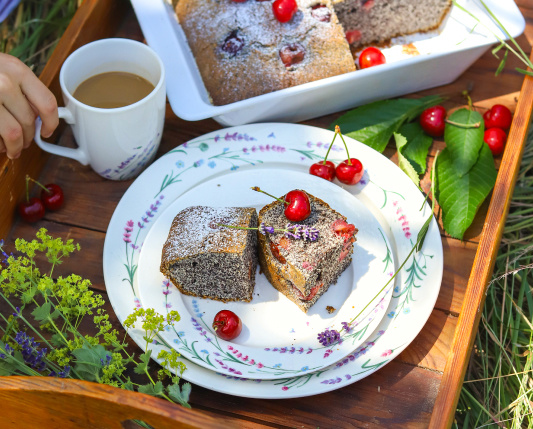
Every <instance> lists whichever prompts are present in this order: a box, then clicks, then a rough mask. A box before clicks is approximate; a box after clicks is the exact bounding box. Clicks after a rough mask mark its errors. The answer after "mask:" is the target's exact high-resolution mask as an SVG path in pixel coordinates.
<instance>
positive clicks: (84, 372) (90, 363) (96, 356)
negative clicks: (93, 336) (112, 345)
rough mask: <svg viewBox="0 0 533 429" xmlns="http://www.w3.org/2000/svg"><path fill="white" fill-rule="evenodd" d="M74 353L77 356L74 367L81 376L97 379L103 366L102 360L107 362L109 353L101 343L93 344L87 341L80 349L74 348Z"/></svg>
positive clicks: (92, 379)
mask: <svg viewBox="0 0 533 429" xmlns="http://www.w3.org/2000/svg"><path fill="white" fill-rule="evenodd" d="M72 354H73V355H74V357H75V358H76V361H75V364H74V369H75V371H76V372H77V373H78V374H79V375H80V378H81V379H82V380H88V381H96V380H97V379H98V374H99V373H100V369H101V368H102V367H103V363H102V361H104V362H105V361H106V357H107V355H108V352H107V351H106V349H105V348H104V347H103V346H102V345H100V344H98V345H96V346H91V345H89V344H87V343H85V344H83V346H82V347H81V348H80V349H76V350H73V351H72Z"/></svg>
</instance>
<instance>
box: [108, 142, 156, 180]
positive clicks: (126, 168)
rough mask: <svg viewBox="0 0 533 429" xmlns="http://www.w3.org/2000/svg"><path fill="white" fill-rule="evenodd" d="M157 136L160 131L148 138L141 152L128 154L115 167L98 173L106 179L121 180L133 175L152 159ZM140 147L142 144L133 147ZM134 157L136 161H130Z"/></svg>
mask: <svg viewBox="0 0 533 429" xmlns="http://www.w3.org/2000/svg"><path fill="white" fill-rule="evenodd" d="M159 136H160V133H157V136H156V137H154V138H153V139H152V140H150V142H149V143H148V144H147V145H146V146H145V147H144V149H143V150H142V152H140V153H134V154H133V155H130V156H129V157H128V158H126V159H125V160H124V161H122V162H121V163H120V164H119V165H117V166H116V167H115V168H108V169H107V170H104V171H101V172H100V173H99V174H100V175H101V176H102V177H105V178H106V179H118V180H123V179H125V178H128V177H133V176H134V175H135V174H136V173H137V172H138V171H140V170H141V169H142V168H143V167H144V166H146V164H147V163H148V162H149V161H151V160H152V157H153V155H155V153H154V150H155V148H156V141H159V140H158V138H159ZM141 148H142V146H139V147H137V148H135V149H136V150H138V149H141ZM136 158H137V161H135V162H132V161H134V160H135V159H136Z"/></svg>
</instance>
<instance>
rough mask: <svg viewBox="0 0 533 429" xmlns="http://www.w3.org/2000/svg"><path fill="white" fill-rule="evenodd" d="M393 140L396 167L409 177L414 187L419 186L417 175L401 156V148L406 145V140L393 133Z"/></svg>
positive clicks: (407, 161)
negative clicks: (396, 159) (396, 160)
mask: <svg viewBox="0 0 533 429" xmlns="http://www.w3.org/2000/svg"><path fill="white" fill-rule="evenodd" d="M394 140H395V141H396V149H398V166H399V167H400V168H401V169H402V171H403V172H404V173H405V174H407V175H408V176H409V178H410V179H411V180H412V181H413V182H414V184H415V185H416V186H419V184H420V178H419V177H418V173H417V172H416V170H415V169H414V168H413V166H412V165H411V163H410V162H409V160H408V159H407V158H406V157H405V156H403V154H402V148H403V147H404V146H405V145H406V144H407V139H406V138H405V137H404V136H402V135H401V134H398V133H394Z"/></svg>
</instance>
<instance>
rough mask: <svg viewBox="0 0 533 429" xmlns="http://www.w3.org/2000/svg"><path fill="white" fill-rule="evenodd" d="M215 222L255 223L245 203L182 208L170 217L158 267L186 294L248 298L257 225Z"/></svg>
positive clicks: (252, 211)
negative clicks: (220, 225)
mask: <svg viewBox="0 0 533 429" xmlns="http://www.w3.org/2000/svg"><path fill="white" fill-rule="evenodd" d="M219 224H225V225H231V226H236V227H246V228H255V227H257V212H256V210H255V209H254V208H249V207H206V206H193V207H188V208H186V209H184V210H182V211H181V212H179V213H178V214H177V215H176V217H175V218H174V220H173V221H172V226H171V228H170V231H169V234H168V238H167V240H166V242H165V244H164V246H163V252H162V257H161V268H160V270H161V272H162V273H163V274H164V275H165V276H166V277H167V278H168V279H169V280H170V281H171V282H172V283H173V284H174V285H175V286H176V287H177V288H178V289H179V291H180V292H181V293H183V294H185V295H193V296H198V297H202V298H210V299H215V300H218V301H223V302H227V301H246V302H249V301H251V299H252V294H253V291H254V286H255V272H256V268H257V235H256V231H254V230H243V229H232V228H221V227H219V226H218V225H219Z"/></svg>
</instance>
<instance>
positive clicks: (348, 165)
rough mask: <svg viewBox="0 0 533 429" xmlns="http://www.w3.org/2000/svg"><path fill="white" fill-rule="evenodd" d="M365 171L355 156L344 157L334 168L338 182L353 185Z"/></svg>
mask: <svg viewBox="0 0 533 429" xmlns="http://www.w3.org/2000/svg"><path fill="white" fill-rule="evenodd" d="M364 172H365V170H364V168H363V164H361V161H359V160H358V159H357V158H350V159H345V160H344V161H342V162H341V163H340V164H339V165H337V168H336V169H335V173H336V174H337V179H339V182H341V183H344V184H346V185H355V184H356V183H358V182H359V180H361V177H363V173H364Z"/></svg>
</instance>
